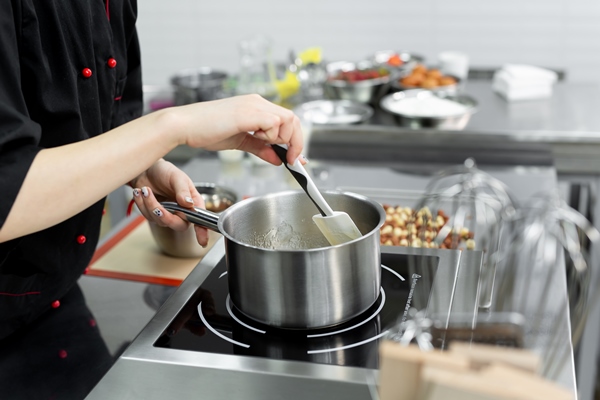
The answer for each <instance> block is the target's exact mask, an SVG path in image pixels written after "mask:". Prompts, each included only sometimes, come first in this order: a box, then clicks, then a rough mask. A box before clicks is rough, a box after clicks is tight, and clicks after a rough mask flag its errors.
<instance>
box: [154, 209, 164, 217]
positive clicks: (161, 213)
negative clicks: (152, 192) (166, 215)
mask: <svg viewBox="0 0 600 400" xmlns="http://www.w3.org/2000/svg"><path fill="white" fill-rule="evenodd" d="M152 212H153V213H154V215H156V216H157V217H162V216H163V212H162V211H160V210H159V209H158V208H155V209H154V210H152Z"/></svg>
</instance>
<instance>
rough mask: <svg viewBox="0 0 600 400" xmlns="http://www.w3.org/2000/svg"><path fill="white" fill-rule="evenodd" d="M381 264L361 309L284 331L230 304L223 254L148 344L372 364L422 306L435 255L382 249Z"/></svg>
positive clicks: (423, 305) (437, 260) (215, 351)
mask: <svg viewBox="0 0 600 400" xmlns="http://www.w3.org/2000/svg"><path fill="white" fill-rule="evenodd" d="M381 262H382V265H381V290H380V295H379V298H378V299H377V301H376V302H375V304H373V305H372V306H371V307H370V308H369V309H368V310H367V311H365V312H364V313H362V314H361V315H359V316H357V317H355V318H353V319H352V320H350V321H347V322H345V323H343V324H340V325H337V326H334V327H328V328H324V329H319V330H286V329H280V328H273V327H269V326H266V325H262V324H260V323H257V322H256V321H253V320H251V319H249V318H247V317H245V316H244V315H242V314H241V313H240V312H239V311H238V310H237V309H236V308H235V306H233V305H232V303H231V301H230V299H229V290H228V285H227V265H226V262H225V258H223V259H221V260H220V261H219V263H218V264H217V265H216V266H215V267H214V268H213V270H212V271H211V272H210V274H209V276H208V277H207V278H206V279H205V280H204V282H203V283H202V285H201V286H200V287H199V288H198V289H197V290H196V292H195V293H194V295H193V296H192V297H191V298H190V300H189V301H188V302H187V303H186V304H185V306H184V307H183V308H182V309H181V310H180V311H179V313H178V314H177V315H176V316H175V318H174V319H173V321H172V322H171V323H170V324H169V326H168V327H167V329H165V331H164V332H163V333H162V334H161V336H160V337H159V339H158V340H157V341H156V342H155V343H154V346H155V347H162V348H171V349H179V350H189V351H200V352H208V353H219V354H235V355H248V356H256V357H268V358H272V359H282V360H297V361H308V362H316V363H324V364H335V365H345V366H356V367H364V368H377V367H378V357H377V350H378V343H379V339H380V338H382V337H383V336H385V334H386V333H387V331H388V330H389V329H390V328H392V327H393V326H394V325H396V324H398V323H399V322H401V321H403V320H404V319H406V317H407V312H408V309H409V308H410V307H414V308H416V309H423V308H425V307H426V306H427V304H428V299H429V295H430V292H431V288H432V285H433V279H434V276H435V272H436V270H437V267H438V264H439V258H438V257H436V256H429V255H408V254H401V253H397V252H392V253H390V252H382V254H381Z"/></svg>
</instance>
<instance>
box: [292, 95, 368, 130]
mask: <svg viewBox="0 0 600 400" xmlns="http://www.w3.org/2000/svg"><path fill="white" fill-rule="evenodd" d="M294 113H295V114H296V115H297V116H298V117H299V118H300V120H302V121H308V122H310V123H312V124H315V125H344V124H357V123H360V122H363V121H366V120H367V119H369V118H371V116H372V115H373V108H372V107H371V106H369V105H368V104H363V103H359V102H356V101H350V100H315V101H309V102H307V103H303V104H300V105H299V106H297V107H296V108H294Z"/></svg>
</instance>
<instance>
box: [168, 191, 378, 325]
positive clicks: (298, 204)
mask: <svg viewBox="0 0 600 400" xmlns="http://www.w3.org/2000/svg"><path fill="white" fill-rule="evenodd" d="M323 196H324V197H325V199H326V200H327V202H328V203H329V204H330V205H331V207H332V208H333V209H336V210H340V211H344V212H346V213H348V214H349V215H350V217H351V218H352V220H353V221H354V222H355V223H356V225H357V226H358V228H359V229H360V231H361V233H362V234H363V236H362V237H360V238H358V239H355V240H353V241H351V242H347V243H343V244H339V245H336V246H331V245H329V243H328V242H327V240H326V239H325V237H324V236H323V235H322V233H321V232H320V231H319V229H318V228H317V226H316V225H315V224H314V222H313V221H312V216H313V215H314V214H315V206H314V204H313V203H312V201H311V200H310V199H309V198H308V196H307V195H306V193H305V192H304V191H286V192H280V193H273V194H269V195H265V196H261V197H253V198H249V199H246V200H243V201H241V202H238V203H236V204H234V205H233V206H231V207H229V208H228V209H226V210H225V211H223V212H222V213H220V214H215V213H212V212H210V211H206V210H202V209H195V210H190V209H186V208H183V207H180V206H179V205H177V204H176V203H171V202H165V203H162V205H163V206H164V207H165V208H166V209H167V210H169V211H171V212H173V213H174V214H176V215H179V216H180V217H182V218H184V219H186V220H188V221H190V222H192V223H195V224H198V225H201V226H204V227H206V228H209V229H212V230H215V231H217V232H219V233H221V234H222V235H223V236H224V238H225V249H226V250H225V251H226V259H227V269H228V274H227V276H228V283H229V292H230V296H231V301H232V303H233V305H234V306H235V307H236V308H237V309H238V310H239V311H240V312H242V313H243V314H244V315H246V316H247V317H249V318H251V319H253V320H256V321H258V322H260V323H263V324H266V325H269V326H274V327H279V328H289V329H316V328H324V327H327V326H332V325H336V324H340V323H343V322H345V321H347V320H349V319H351V318H353V317H355V316H357V315H359V314H361V313H362V312H364V311H366V310H367V309H368V308H369V307H370V306H371V305H373V303H375V301H376V300H377V297H378V296H379V292H380V286H381V255H380V247H379V229H380V227H381V226H382V225H383V223H384V221H385V211H384V210H383V207H382V206H381V205H380V204H379V203H377V202H375V201H373V200H370V199H369V198H367V197H364V196H361V195H358V194H354V193H348V192H334V191H325V192H323Z"/></svg>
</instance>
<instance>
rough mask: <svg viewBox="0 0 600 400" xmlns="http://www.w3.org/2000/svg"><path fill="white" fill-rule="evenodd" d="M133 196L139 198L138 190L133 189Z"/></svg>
mask: <svg viewBox="0 0 600 400" xmlns="http://www.w3.org/2000/svg"><path fill="white" fill-rule="evenodd" d="M133 196H134V197H140V190H139V189H133Z"/></svg>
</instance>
